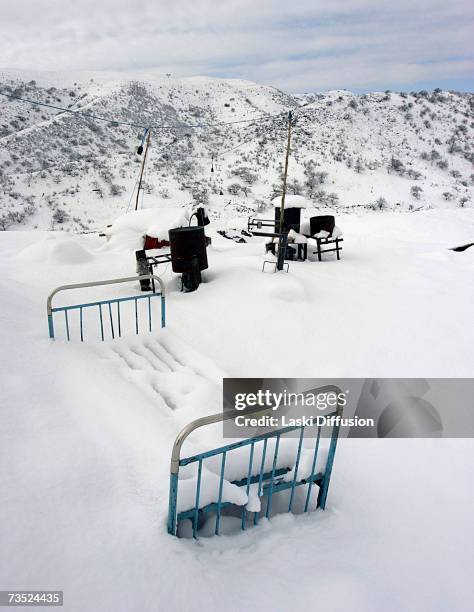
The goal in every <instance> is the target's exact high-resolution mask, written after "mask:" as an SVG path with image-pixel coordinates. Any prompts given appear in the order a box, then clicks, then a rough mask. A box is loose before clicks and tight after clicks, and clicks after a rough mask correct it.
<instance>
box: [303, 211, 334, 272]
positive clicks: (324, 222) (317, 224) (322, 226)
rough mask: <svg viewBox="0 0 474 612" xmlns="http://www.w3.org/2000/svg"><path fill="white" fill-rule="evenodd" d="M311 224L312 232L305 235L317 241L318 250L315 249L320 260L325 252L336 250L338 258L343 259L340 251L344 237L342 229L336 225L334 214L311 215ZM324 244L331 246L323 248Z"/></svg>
mask: <svg viewBox="0 0 474 612" xmlns="http://www.w3.org/2000/svg"><path fill="white" fill-rule="evenodd" d="M309 224H310V233H309V234H305V235H306V237H307V238H309V239H312V240H314V241H315V242H316V247H317V251H314V253H315V254H316V253H317V254H318V260H319V261H321V259H322V257H321V256H322V254H323V253H334V252H336V256H337V259H341V257H340V254H339V253H340V251H342V247H341V246H340V243H341V242H342V241H343V238H342V232H341V230H340V229H339V228H338V227H337V226H336V219H335V218H334V215H318V216H316V217H311V218H310V220H309ZM323 246H329V247H330V248H322V247H323Z"/></svg>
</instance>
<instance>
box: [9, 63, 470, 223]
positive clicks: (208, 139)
mask: <svg viewBox="0 0 474 612" xmlns="http://www.w3.org/2000/svg"><path fill="white" fill-rule="evenodd" d="M0 91H1V92H4V93H8V94H12V95H16V96H20V97H24V98H27V99H31V100H37V101H41V102H44V103H48V104H52V105H56V106H61V107H67V108H70V109H72V110H82V111H84V112H87V113H92V114H94V115H98V116H101V117H104V118H107V119H110V123H108V122H101V121H95V120H92V119H89V118H85V117H80V116H78V115H73V114H69V113H64V112H60V111H58V110H55V109H50V108H44V107H38V106H33V105H30V104H27V103H23V102H20V101H18V100H12V99H9V98H5V97H1V96H0V226H1V227H3V228H8V227H18V226H19V225H25V224H26V225H27V226H28V227H38V228H42V229H72V230H76V231H86V230H88V229H102V228H103V226H104V225H105V224H107V223H109V222H111V221H112V220H113V219H115V218H116V217H117V216H118V215H119V214H121V213H123V212H124V211H125V210H126V209H127V207H130V206H131V205H132V204H131V202H133V201H134V195H133V190H134V186H135V183H136V179H137V173H138V168H139V163H140V161H141V158H140V157H138V156H137V155H136V152H135V150H136V146H137V144H138V143H139V140H140V138H141V136H142V133H143V130H142V128H140V127H135V125H136V126H141V125H143V126H150V125H151V126H165V128H163V127H161V128H159V129H158V128H157V129H155V128H154V129H152V148H151V150H150V155H149V159H148V162H147V168H146V175H145V185H144V190H143V193H142V194H140V199H141V200H143V202H142V203H141V204H140V206H144V207H154V206H168V205H169V204H171V203H172V204H173V205H185V204H187V203H189V202H190V201H193V200H194V201H196V200H198V201H202V202H206V203H208V204H209V205H210V208H211V210H212V211H213V212H214V214H215V216H216V217H219V216H221V214H222V212H223V209H224V208H225V207H226V208H227V212H229V210H230V211H232V213H233V215H234V216H238V215H239V214H248V212H249V211H252V210H255V209H261V208H262V207H263V206H264V205H266V204H268V202H269V201H270V199H271V197H272V196H274V195H276V194H278V192H279V189H280V187H281V171H282V162H283V154H284V147H285V142H286V113H287V112H288V110H290V109H293V110H294V111H295V119H296V124H295V126H294V130H293V141H292V144H293V147H292V157H291V160H290V170H289V173H290V174H289V191H290V193H301V194H305V195H306V196H308V197H310V198H311V199H312V201H313V202H314V205H315V207H318V208H323V207H326V206H331V207H332V208H335V207H336V208H337V207H354V206H370V207H373V208H376V209H383V208H395V207H399V208H400V209H404V210H405V209H417V208H430V207H435V208H438V207H457V206H470V205H472V195H473V191H472V185H473V178H472V177H473V168H472V163H473V159H474V149H473V148H472V142H473V139H472V136H473V130H474V127H473V126H474V122H473V107H474V96H473V95H472V94H461V93H456V92H441V91H438V90H436V91H435V92H433V93H432V94H429V93H428V92H418V93H413V94H404V93H402V94H397V93H392V94H390V93H373V94H367V95H362V96H357V95H354V94H351V93H349V92H347V91H335V92H328V93H326V94H308V95H300V96H290V95H287V94H285V93H283V92H281V91H279V90H277V89H274V88H271V87H266V86H261V85H257V84H255V83H251V82H247V81H241V80H236V79H227V80H225V79H212V78H207V77H192V78H185V79H174V78H171V77H167V76H164V77H161V76H158V75H156V74H145V73H137V74H114V73H110V74H109V73H90V74H88V73H86V74H84V73H77V74H68V75H63V74H59V73H58V74H54V73H44V74H37V75H35V74H32V73H29V74H26V73H25V75H22V74H17V73H12V72H2V73H0ZM275 116H276V117H275ZM250 119H254V120H255V121H254V122H247V123H245V122H244V123H239V122H242V121H248V120H250ZM114 121H125V122H129V123H132V124H134V126H127V125H117V124H114V123H113V122H114ZM230 122H232V123H230ZM222 123H229V124H228V125H220V124H222ZM183 124H190V125H202V124H206V126H205V127H200V128H198V129H190V128H187V127H185V126H184V125H183ZM209 124H210V126H209ZM216 124H218V125H216ZM170 128H171V129H170ZM211 170H213V171H211Z"/></svg>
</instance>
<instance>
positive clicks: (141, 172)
mask: <svg viewBox="0 0 474 612" xmlns="http://www.w3.org/2000/svg"><path fill="white" fill-rule="evenodd" d="M150 135H151V130H150V129H149V130H148V136H147V139H146V147H145V153H144V154H143V162H142V167H141V169H140V179H139V181H138V187H137V199H136V200H135V210H138V198H139V197H140V189H141V188H142V181H143V172H144V170H145V163H146V156H147V153H148V147H149V146H150Z"/></svg>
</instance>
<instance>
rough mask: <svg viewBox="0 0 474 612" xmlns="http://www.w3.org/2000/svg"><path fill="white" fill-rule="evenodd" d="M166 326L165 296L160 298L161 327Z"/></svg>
mask: <svg viewBox="0 0 474 612" xmlns="http://www.w3.org/2000/svg"><path fill="white" fill-rule="evenodd" d="M165 326H166V300H165V296H164V295H162V296H161V327H165Z"/></svg>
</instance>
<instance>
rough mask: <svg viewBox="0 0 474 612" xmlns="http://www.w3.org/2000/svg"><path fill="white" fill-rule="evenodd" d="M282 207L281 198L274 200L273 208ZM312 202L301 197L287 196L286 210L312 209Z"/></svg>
mask: <svg viewBox="0 0 474 612" xmlns="http://www.w3.org/2000/svg"><path fill="white" fill-rule="evenodd" d="M280 205H281V196H278V197H276V198H274V199H273V200H272V206H274V207H275V208H279V207H280ZM312 206H313V204H312V202H311V201H310V200H308V199H307V198H305V197H303V196H301V195H286V196H285V208H311V207H312Z"/></svg>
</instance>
